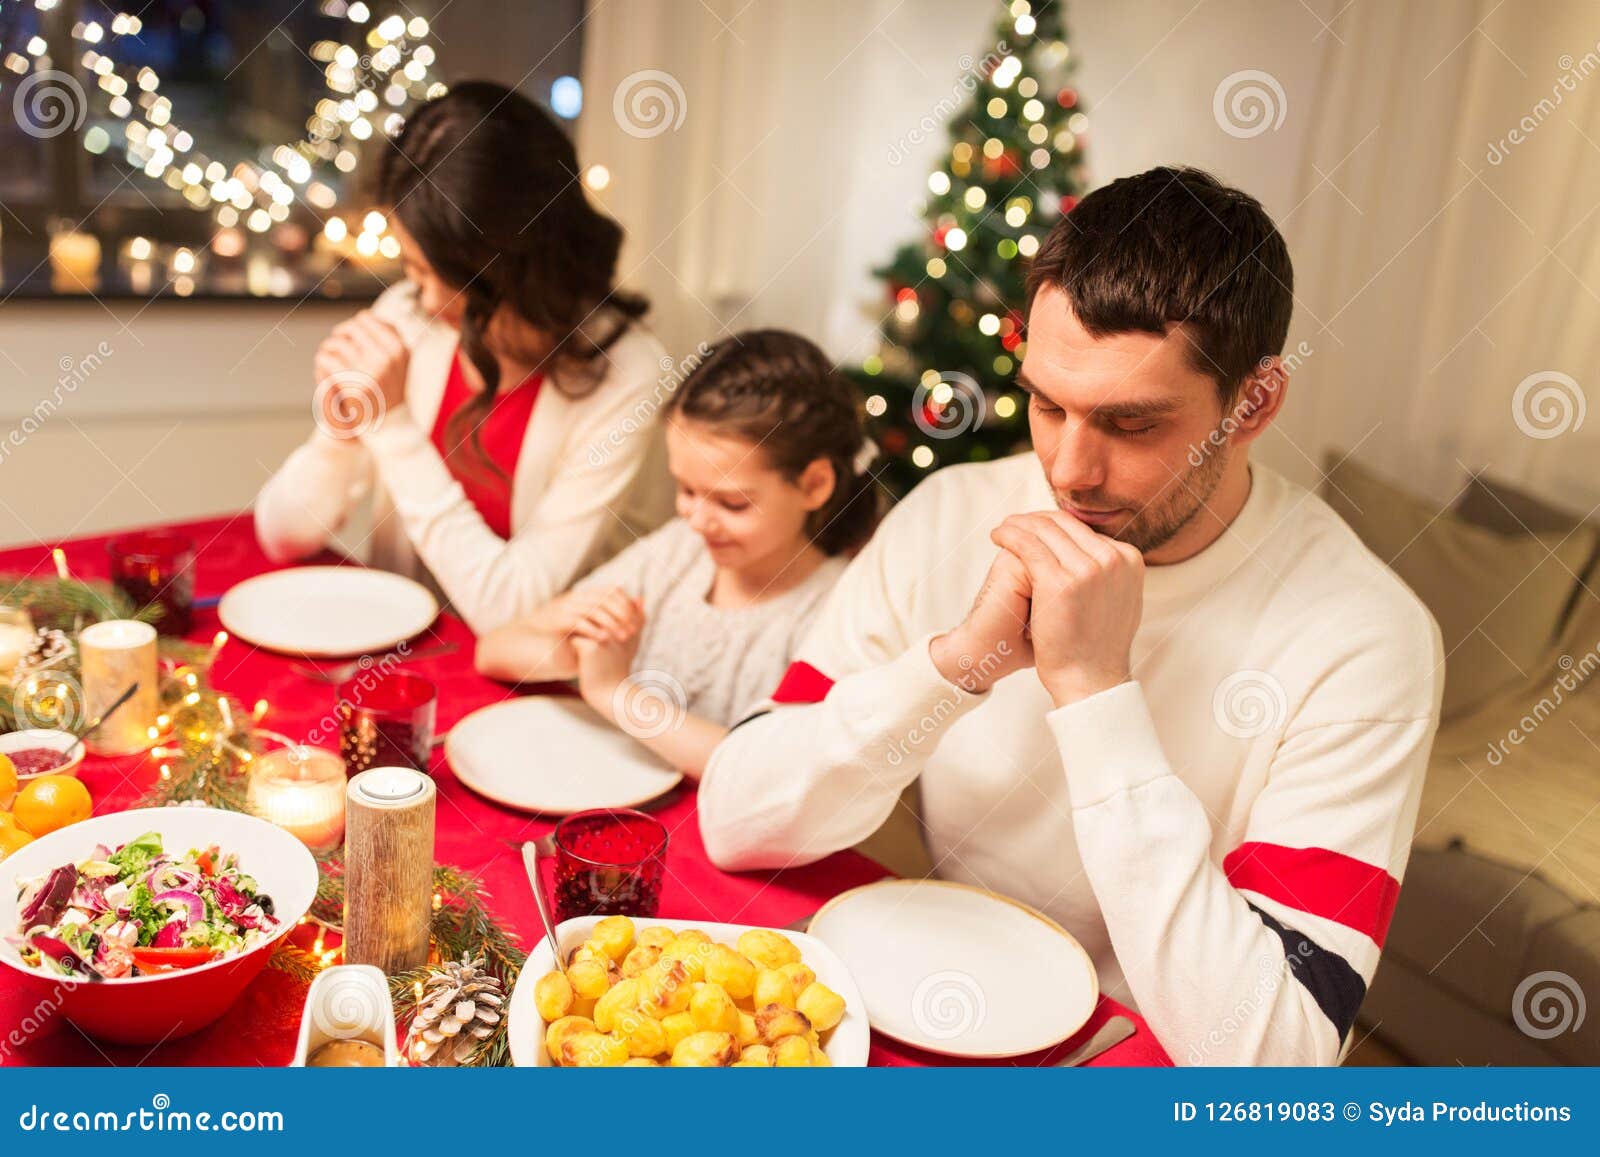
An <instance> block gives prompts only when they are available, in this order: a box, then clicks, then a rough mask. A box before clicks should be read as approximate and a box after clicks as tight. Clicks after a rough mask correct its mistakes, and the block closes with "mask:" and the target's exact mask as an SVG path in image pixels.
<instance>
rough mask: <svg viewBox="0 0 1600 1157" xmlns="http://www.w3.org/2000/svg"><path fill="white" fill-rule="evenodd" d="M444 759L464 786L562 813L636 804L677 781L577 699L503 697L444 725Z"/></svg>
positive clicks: (525, 805) (520, 804) (532, 808)
mask: <svg viewBox="0 0 1600 1157" xmlns="http://www.w3.org/2000/svg"><path fill="white" fill-rule="evenodd" d="M444 753H445V757H446V758H447V759H448V760H449V761H450V767H451V769H452V770H454V771H455V773H456V778H457V779H459V780H460V781H461V782H462V783H464V784H465V785H466V786H467V787H469V788H471V789H472V790H473V791H475V792H477V793H478V794H479V795H481V796H485V797H487V798H489V799H492V800H494V801H495V802H496V803H501V804H505V806H506V807H514V808H517V809H519V810H521V811H530V812H539V813H541V814H543V815H552V816H564V815H570V814H571V813H572V812H580V811H584V810H586V809H588V808H597V807H613V808H615V807H638V806H639V805H640V804H642V803H646V802H648V801H649V800H653V799H655V798H656V797H657V796H658V795H662V794H663V793H665V792H668V791H671V790H672V789H673V788H674V787H676V786H677V785H678V782H679V781H680V780H681V779H683V776H682V775H681V774H680V773H679V772H676V771H674V770H673V769H672V768H671V767H669V766H668V765H667V763H666V762H665V761H664V760H661V759H658V758H656V756H655V754H654V753H653V752H652V751H650V749H649V748H647V747H644V746H642V745H641V744H639V743H637V742H636V741H635V740H633V739H632V738H630V737H629V736H628V735H626V734H624V733H623V732H621V731H618V730H617V729H616V728H615V727H612V726H611V725H610V724H609V723H606V722H605V721H604V720H603V719H601V718H600V716H599V715H597V714H595V712H594V711H593V710H592V709H591V708H590V707H589V705H588V704H586V703H584V702H583V701H582V700H581V699H555V698H548V697H543V696H530V697H528V698H523V699H507V700H504V701H503V702H500V703H495V704H492V705H491V706H488V707H484V708H482V709H480V710H478V711H474V712H473V713H472V714H471V715H468V716H467V717H466V718H465V719H463V720H462V721H461V722H460V723H457V724H456V725H455V726H454V727H452V728H451V729H450V734H449V735H448V736H446V738H445V741H444Z"/></svg>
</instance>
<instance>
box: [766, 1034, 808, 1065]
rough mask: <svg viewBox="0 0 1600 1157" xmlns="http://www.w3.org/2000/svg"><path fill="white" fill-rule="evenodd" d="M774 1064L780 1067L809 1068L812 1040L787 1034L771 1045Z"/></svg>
mask: <svg viewBox="0 0 1600 1157" xmlns="http://www.w3.org/2000/svg"><path fill="white" fill-rule="evenodd" d="M771 1048H772V1065H773V1067H774V1068H779V1069H809V1068H810V1067H811V1042H810V1041H808V1040H806V1038H805V1037H803V1036H786V1037H784V1038H782V1039H781V1040H779V1041H777V1042H776V1043H775V1044H773V1045H772V1046H771Z"/></svg>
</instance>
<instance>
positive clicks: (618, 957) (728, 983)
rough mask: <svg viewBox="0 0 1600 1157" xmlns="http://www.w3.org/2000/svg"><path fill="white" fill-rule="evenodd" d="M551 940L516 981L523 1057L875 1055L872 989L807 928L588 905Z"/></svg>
mask: <svg viewBox="0 0 1600 1157" xmlns="http://www.w3.org/2000/svg"><path fill="white" fill-rule="evenodd" d="M556 941H557V943H558V944H559V945H560V946H561V953H562V956H563V957H564V960H563V961H562V962H561V966H560V967H558V966H557V962H556V961H555V960H554V959H553V958H552V955H551V950H550V942H549V940H548V939H546V940H541V941H540V942H539V945H538V947H537V949H535V951H533V952H532V953H530V954H529V956H528V960H527V963H526V964H525V965H524V966H523V969H522V973H521V975H520V976H519V977H518V979H517V985H516V988H515V989H513V990H512V993H511V1003H510V1007H509V1010H508V1025H507V1031H508V1032H509V1034H510V1037H511V1058H512V1060H513V1061H514V1062H515V1063H516V1064H518V1065H524V1066H542V1067H546V1068H549V1067H563V1068H592V1067H657V1066H672V1067H679V1068H706V1067H732V1068H769V1067H799V1068H824V1067H829V1066H832V1065H840V1066H862V1065H865V1064H866V1063H867V1047H868V1042H869V1039H870V1032H869V1029H868V1027H867V1019H866V1013H865V1011H864V1008H863V1005H862V1001H861V994H860V992H859V991H858V990H857V988H856V985H855V981H854V980H852V979H851V978H850V973H849V972H848V971H847V970H846V969H845V966H844V965H843V963H841V962H840V960H839V958H838V957H837V956H835V955H834V954H833V952H831V951H830V950H829V949H828V948H827V947H826V946H825V945H824V944H822V943H821V942H820V941H818V940H814V939H812V938H811V937H810V936H807V935H805V934H804V933H798V932H778V931H774V930H773V929H770V928H749V927H744V926H741V925H737V924H711V923H706V922H703V921H698V920H632V919H630V918H628V917H626V916H604V917H602V916H583V917H579V918H578V919H575V920H568V921H566V922H565V923H563V924H561V925H560V926H559V927H558V928H557V929H556Z"/></svg>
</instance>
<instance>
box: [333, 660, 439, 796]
mask: <svg viewBox="0 0 1600 1157" xmlns="http://www.w3.org/2000/svg"><path fill="white" fill-rule="evenodd" d="M438 700H439V696H438V691H437V690H436V689H435V687H434V685H433V684H432V683H430V682H429V681H428V680H426V679H424V678H422V677H421V676H420V675H407V674H404V673H402V672H394V671H390V672H374V671H370V670H368V671H364V672H362V673H361V674H360V675H357V676H356V677H355V678H353V679H350V680H347V681H346V682H344V683H341V684H339V687H338V690H337V698H336V699H335V701H334V714H335V715H336V716H337V717H338V720H339V754H340V755H342V756H343V757H344V761H345V764H346V766H347V767H348V768H349V769H350V774H351V775H356V774H358V773H360V772H363V771H366V770H367V769H368V768H369V767H412V768H415V769H416V770H418V771H420V772H422V773H423V774H427V771H428V762H429V757H430V756H431V754H432V752H433V725H434V718H435V715H436V711H437V708H438Z"/></svg>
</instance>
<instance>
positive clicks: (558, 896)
mask: <svg viewBox="0 0 1600 1157" xmlns="http://www.w3.org/2000/svg"><path fill="white" fill-rule="evenodd" d="M667 841H668V834H667V829H666V825H664V824H663V823H662V822H661V821H660V820H658V819H656V818H655V817H654V816H651V815H646V814H645V813H644V812H642V811H636V810H634V809H632V808H598V809H595V810H593V811H583V812H575V813H574V814H572V815H570V816H567V817H566V818H565V819H563V820H562V821H561V822H560V823H558V824H557V825H556V831H555V845H556V854H555V856H554V857H552V858H553V860H554V874H555V880H554V884H555V887H554V889H553V891H554V893H555V909H556V912H555V919H556V923H558V924H559V923H561V922H563V921H565V920H571V919H574V918H576V917H578V916H636V917H643V918H646V919H648V918H650V917H652V916H654V915H655V914H656V911H657V910H658V909H659V908H660V906H661V883H662V878H663V876H664V875H665V874H666V857H667Z"/></svg>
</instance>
